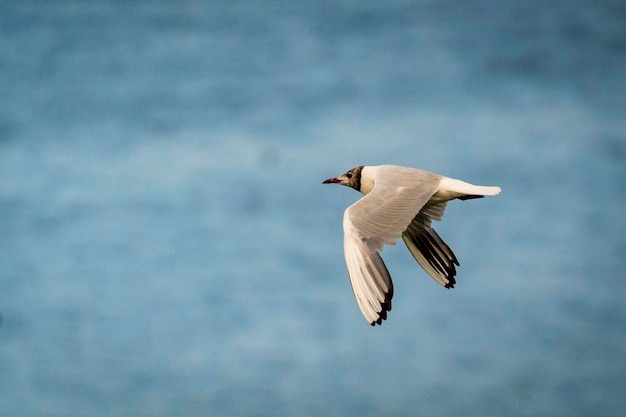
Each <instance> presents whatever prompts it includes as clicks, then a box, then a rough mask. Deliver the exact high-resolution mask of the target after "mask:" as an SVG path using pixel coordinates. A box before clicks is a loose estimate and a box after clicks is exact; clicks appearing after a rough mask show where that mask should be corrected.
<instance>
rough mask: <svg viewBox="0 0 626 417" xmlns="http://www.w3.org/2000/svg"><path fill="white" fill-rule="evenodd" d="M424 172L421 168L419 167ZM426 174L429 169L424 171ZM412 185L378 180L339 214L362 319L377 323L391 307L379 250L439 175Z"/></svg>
mask: <svg viewBox="0 0 626 417" xmlns="http://www.w3.org/2000/svg"><path fill="white" fill-rule="evenodd" d="M421 172H424V171H421ZM425 174H429V173H425ZM430 175H433V176H434V177H435V178H428V181H413V185H399V186H398V185H395V184H396V183H397V181H395V182H394V181H393V178H392V179H391V181H389V182H388V183H383V182H378V181H377V183H376V185H375V186H374V189H373V190H372V191H371V192H370V193H369V194H367V195H366V196H364V197H363V198H362V199H360V200H359V201H357V202H356V203H354V204H353V205H351V206H350V207H348V208H347V209H346V211H345V213H344V217H343V229H344V253H345V257H346V264H347V266H348V273H349V275H350V282H351V284H352V290H353V291H354V296H355V298H356V300H357V303H358V305H359V308H360V309H361V312H362V313H363V315H364V316H365V318H366V320H367V321H368V322H369V323H370V324H372V325H374V324H376V323H378V324H381V322H382V320H385V319H386V318H387V312H388V311H390V310H391V298H392V297H393V283H392V281H391V276H390V275H389V271H388V270H387V267H386V266H385V264H384V262H383V260H382V258H381V257H380V254H379V253H378V252H379V251H380V250H382V248H383V245H385V244H387V245H393V244H395V243H396V241H397V239H398V238H399V237H400V236H401V235H402V233H403V232H404V231H405V230H407V227H409V225H410V224H411V222H412V221H413V220H414V219H415V216H416V215H417V214H418V213H419V212H420V210H421V209H422V207H424V205H425V204H426V203H427V202H428V200H429V199H430V197H431V196H432V195H433V194H434V193H435V192H436V191H437V189H438V185H439V181H438V179H439V177H437V176H435V175H434V174H430Z"/></svg>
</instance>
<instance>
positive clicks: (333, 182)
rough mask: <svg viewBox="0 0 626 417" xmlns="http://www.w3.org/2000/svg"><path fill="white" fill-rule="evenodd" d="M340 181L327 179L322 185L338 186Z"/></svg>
mask: <svg viewBox="0 0 626 417" xmlns="http://www.w3.org/2000/svg"><path fill="white" fill-rule="evenodd" d="M340 182H341V181H339V180H338V179H337V178H329V179H327V180H326V181H324V182H323V183H322V184H338V183H340Z"/></svg>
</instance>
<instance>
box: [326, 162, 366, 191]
mask: <svg viewBox="0 0 626 417" xmlns="http://www.w3.org/2000/svg"><path fill="white" fill-rule="evenodd" d="M362 170H363V165H361V166H358V167H356V168H352V169H351V170H349V171H348V172H346V173H345V174H342V175H340V176H338V177H337V178H329V179H327V180H326V181H324V182H323V183H322V184H341V185H345V186H346V187H350V188H354V189H355V190H357V191H361V171H362Z"/></svg>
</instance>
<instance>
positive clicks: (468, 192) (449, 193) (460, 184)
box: [436, 177, 502, 199]
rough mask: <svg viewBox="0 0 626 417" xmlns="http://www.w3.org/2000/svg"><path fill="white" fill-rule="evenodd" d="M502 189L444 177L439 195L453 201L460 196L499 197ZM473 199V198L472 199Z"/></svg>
mask: <svg viewBox="0 0 626 417" xmlns="http://www.w3.org/2000/svg"><path fill="white" fill-rule="evenodd" d="M500 191H502V189H501V188H500V187H493V186H482V185H474V184H470V183H467V182H464V181H461V180H455V179H453V178H448V177H443V178H441V182H440V185H439V191H437V193H436V194H437V195H438V197H440V198H444V199H445V198H446V197H448V199H453V198H459V197H460V196H476V197H481V196H484V195H497V194H500ZM470 198H471V197H470Z"/></svg>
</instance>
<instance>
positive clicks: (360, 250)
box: [344, 219, 393, 326]
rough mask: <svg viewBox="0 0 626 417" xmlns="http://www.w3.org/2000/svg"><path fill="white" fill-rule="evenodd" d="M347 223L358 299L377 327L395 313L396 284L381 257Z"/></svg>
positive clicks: (347, 254) (348, 249)
mask: <svg viewBox="0 0 626 417" xmlns="http://www.w3.org/2000/svg"><path fill="white" fill-rule="evenodd" d="M347 223H348V227H345V226H346V220H345V219H344V228H345V231H344V233H345V234H344V253H345V257H346V265H347V266H348V274H349V276H350V284H351V285H352V291H353V293H354V298H356V301H357V304H358V305H359V308H360V309H361V312H362V313H363V316H365V319H366V320H367V321H368V322H369V323H370V324H371V325H372V326H373V325H374V324H376V323H378V324H381V323H382V321H383V320H386V319H387V312H388V311H390V310H391V299H392V297H393V283H392V281H391V276H390V275H389V271H388V270H387V267H386V266H385V263H384V262H383V259H382V258H381V257H380V254H379V253H378V252H377V251H376V250H375V249H372V248H370V247H369V246H368V245H367V242H366V241H365V240H364V239H363V238H362V237H361V236H359V234H358V232H357V231H356V230H355V229H354V228H352V227H351V225H350V222H349V220H348V222H347Z"/></svg>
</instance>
